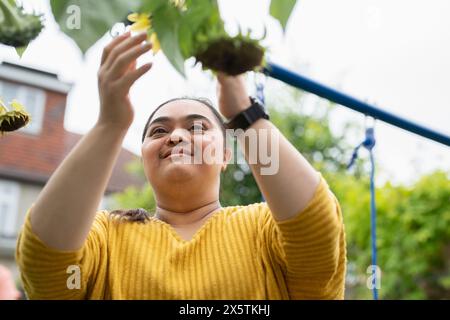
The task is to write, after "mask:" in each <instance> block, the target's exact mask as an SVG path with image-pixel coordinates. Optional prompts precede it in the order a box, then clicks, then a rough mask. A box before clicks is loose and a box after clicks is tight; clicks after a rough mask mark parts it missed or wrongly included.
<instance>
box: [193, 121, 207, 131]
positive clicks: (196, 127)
mask: <svg viewBox="0 0 450 320" xmlns="http://www.w3.org/2000/svg"><path fill="white" fill-rule="evenodd" d="M191 130H194V131H202V132H203V131H205V130H206V128H205V126H204V125H203V124H200V123H197V124H193V125H192V126H191Z"/></svg>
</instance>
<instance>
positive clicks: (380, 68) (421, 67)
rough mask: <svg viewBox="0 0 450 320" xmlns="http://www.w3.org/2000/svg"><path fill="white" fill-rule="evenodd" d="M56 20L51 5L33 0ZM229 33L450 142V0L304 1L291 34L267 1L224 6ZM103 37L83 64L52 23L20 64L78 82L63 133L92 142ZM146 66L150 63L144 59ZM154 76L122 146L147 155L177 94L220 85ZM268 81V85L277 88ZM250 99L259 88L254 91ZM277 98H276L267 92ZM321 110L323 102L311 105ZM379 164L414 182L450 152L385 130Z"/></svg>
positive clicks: (345, 115) (192, 75)
mask: <svg viewBox="0 0 450 320" xmlns="http://www.w3.org/2000/svg"><path fill="white" fill-rule="evenodd" d="M27 2H28V3H32V4H33V6H34V7H35V8H37V9H40V10H43V11H44V12H47V13H48V10H49V9H48V4H47V1H45V0H29V1H27ZM220 5H221V10H222V15H223V17H224V18H225V20H226V22H227V27H228V28H229V30H234V29H235V27H236V26H237V24H240V25H241V26H243V27H249V28H252V29H254V30H255V32H256V33H261V32H262V30H263V26H264V25H266V26H267V28H268V35H267V40H266V44H268V45H269V46H270V48H271V52H270V58H271V60H272V61H274V62H276V63H279V64H281V65H284V66H287V67H289V68H291V69H293V70H294V71H299V72H301V73H302V74H304V75H307V76H309V77H311V78H313V79H316V80H318V81H320V82H322V83H324V84H327V85H329V86H332V87H336V88H339V89H340V90H342V91H344V92H346V93H349V94H351V95H354V96H355V97H358V98H360V99H362V100H367V101H369V102H371V103H374V104H376V105H378V106H380V108H383V109H385V110H387V111H389V112H393V113H396V114H398V115H401V116H404V117H407V118H408V119H410V120H413V121H416V122H419V123H421V124H423V125H426V126H429V127H431V128H433V129H435V130H438V131H441V132H443V133H445V134H447V135H450V87H449V84H450V59H449V57H450V41H449V40H450V19H448V17H449V16H450V1H448V0H428V1H425V0H376V1H375V0H302V1H299V3H298V4H297V7H296V8H295V11H294V13H293V16H292V19H291V20H290V23H289V26H288V29H287V33H286V35H285V36H283V33H282V30H281V27H280V26H279V24H278V22H276V21H275V20H274V19H272V18H271V17H270V16H269V15H268V5H269V2H268V1H267V0H223V1H220ZM109 41H110V37H109V36H105V37H104V39H102V40H101V41H100V42H99V43H98V44H97V45H96V46H95V47H93V48H92V49H91V50H90V51H89V52H88V53H87V55H86V57H85V59H82V56H81V54H80V51H79V50H78V49H77V47H76V46H75V45H74V44H73V42H72V40H71V39H69V38H67V37H66V36H64V35H63V34H62V33H60V32H59V31H58V28H57V26H56V24H55V23H54V22H53V21H52V20H51V19H48V20H47V28H46V30H45V31H44V32H43V33H42V34H41V35H40V36H39V38H38V39H37V40H35V41H34V42H33V43H32V44H31V45H30V47H29V49H28V51H27V52H26V53H25V55H24V57H23V58H22V60H21V62H22V63H24V64H26V65H28V66H33V67H39V68H42V69H44V70H47V71H52V72H56V73H58V74H59V76H60V78H61V79H63V80H64V81H68V82H72V83H74V87H73V90H72V92H71V94H70V96H69V100H68V106H67V112H66V119H65V127H66V128H67V130H70V131H73V132H77V133H80V134H84V133H86V132H87V131H88V130H89V129H90V128H91V127H92V126H93V124H94V123H95V121H96V119H97V115H98V110H99V107H98V94H97V80H96V73H97V69H98V65H99V60H100V56H101V51H102V48H103V47H104V45H105V44H107V43H108V42H109ZM0 58H1V59H2V60H7V61H10V62H16V63H18V62H20V60H19V59H18V58H17V56H16V54H15V52H14V51H13V50H12V49H10V48H6V47H4V46H0ZM141 60H142V61H140V64H142V63H144V62H146V61H148V60H152V58H151V57H146V58H143V59H141ZM154 62H155V67H154V69H153V70H152V71H151V72H150V73H149V74H147V75H146V76H145V77H144V78H143V79H142V80H140V81H139V82H138V83H137V84H136V85H135V86H134V87H133V88H132V92H131V97H132V101H133V102H134V104H135V109H136V118H135V121H134V123H133V125H132V127H131V128H130V131H129V133H128V135H127V137H126V138H125V142H124V146H125V147H126V148H128V149H129V150H131V151H133V152H135V153H136V154H138V155H139V154H140V136H141V134H142V129H143V127H144V125H145V121H146V119H147V117H148V115H149V114H150V112H151V111H152V110H153V108H154V107H155V106H156V105H157V104H158V103H159V102H162V101H164V100H166V99H168V98H171V97H174V96H179V95H185V94H189V95H202V96H207V97H210V98H213V99H214V98H215V82H214V79H212V78H211V76H209V75H208V74H207V73H204V72H202V71H201V70H200V69H199V68H195V69H194V68H192V62H191V61H188V62H187V64H186V68H187V71H188V80H187V81H186V80H184V79H183V78H181V77H180V76H179V75H178V74H177V73H176V71H175V70H174V69H173V68H172V67H171V66H170V65H169V64H168V63H167V61H166V60H165V58H164V56H163V55H161V54H159V55H157V56H156V57H155V58H154ZM277 85H279V84H277V82H276V81H269V83H268V86H269V87H273V86H277ZM249 89H250V91H252V88H249ZM269 93H270V90H269ZM308 101H309V103H310V104H311V106H313V105H314V104H315V103H316V102H317V99H315V98H314V97H313V96H311V97H310V98H309V99H308ZM347 120H353V121H357V122H359V123H361V124H363V123H364V118H363V117H362V116H361V115H358V114H356V113H354V112H353V111H350V110H347V109H346V108H344V107H340V106H339V107H337V109H336V110H335V111H334V112H333V128H334V129H335V130H336V131H339V130H340V124H341V123H343V122H344V121H347ZM376 130H377V138H378V145H377V148H376V157H377V160H378V162H379V164H380V166H381V167H383V168H384V169H385V170H384V172H382V173H381V174H380V175H379V179H380V181H386V180H387V179H389V180H390V181H392V182H394V183H396V182H411V181H414V180H415V178H416V177H418V175H420V174H423V173H427V172H430V171H432V170H435V169H444V170H450V149H449V148H446V147H444V146H443V145H440V144H438V143H435V142H430V141H428V140H425V139H423V138H420V137H418V136H415V135H413V134H409V133H406V132H404V131H402V130H400V129H397V128H393V127H391V126H389V125H385V124H383V123H380V122H377V124H376ZM360 134H361V135H360V136H354V137H348V139H349V141H351V142H354V143H356V142H357V141H359V140H361V139H362V138H363V132H361V133H360Z"/></svg>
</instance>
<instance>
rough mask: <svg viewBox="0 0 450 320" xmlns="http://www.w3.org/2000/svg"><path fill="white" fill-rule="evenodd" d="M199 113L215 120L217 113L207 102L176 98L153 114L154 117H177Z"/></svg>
mask: <svg viewBox="0 0 450 320" xmlns="http://www.w3.org/2000/svg"><path fill="white" fill-rule="evenodd" d="M192 114H198V115H202V116H204V117H206V118H208V119H210V120H211V122H213V121H214V118H215V115H214V114H213V112H212V111H211V110H210V109H209V107H207V106H206V105H205V104H203V103H201V102H199V101H195V100H176V101H172V102H169V103H168V104H166V105H164V106H162V107H161V108H159V110H158V111H156V113H155V114H154V115H153V119H152V122H153V120H154V119H157V118H160V117H168V118H173V119H174V120H176V119H182V118H186V117H187V116H189V115H192Z"/></svg>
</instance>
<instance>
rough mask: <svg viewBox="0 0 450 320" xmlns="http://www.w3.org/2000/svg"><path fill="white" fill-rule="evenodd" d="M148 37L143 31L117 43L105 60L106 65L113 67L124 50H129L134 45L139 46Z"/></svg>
mask: <svg viewBox="0 0 450 320" xmlns="http://www.w3.org/2000/svg"><path fill="white" fill-rule="evenodd" d="M146 39H147V33H146V32H142V33H140V34H138V35H136V36H134V37H129V38H128V39H125V40H124V41H121V42H119V43H117V44H116V45H115V46H114V47H113V49H112V50H111V52H110V54H109V55H108V58H107V60H106V61H105V65H106V67H107V68H109V67H111V66H112V65H113V64H114V62H115V61H116V59H117V57H119V56H120V55H121V54H122V53H123V52H125V51H127V50H129V49H130V48H133V47H134V46H137V45H138V44H140V43H141V42H143V41H144V40H146Z"/></svg>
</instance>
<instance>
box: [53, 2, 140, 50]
mask: <svg viewBox="0 0 450 320" xmlns="http://www.w3.org/2000/svg"><path fill="white" fill-rule="evenodd" d="M50 4H51V7H52V12H53V15H54V17H55V20H56V22H57V23H58V25H59V27H60V29H61V31H62V32H64V33H65V34H66V35H68V36H69V37H70V38H72V39H73V40H74V41H75V42H76V44H77V45H78V47H79V48H80V49H81V51H82V52H83V53H85V52H86V51H87V50H88V49H89V48H90V47H91V46H93V45H94V44H95V43H96V42H97V41H98V40H99V39H100V38H101V37H103V36H104V35H105V33H106V32H108V30H110V29H111V28H112V27H113V26H114V24H116V23H117V22H121V21H123V20H124V18H125V17H126V15H127V13H128V12H129V11H130V10H135V9H137V7H138V5H139V4H140V0H108V1H98V0H50ZM78 9H79V11H77V10H78ZM78 12H79V13H80V15H79V16H77V13H78ZM78 18H80V21H79V22H80V25H79V28H77V27H76V22H77V21H76V19H78Z"/></svg>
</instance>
